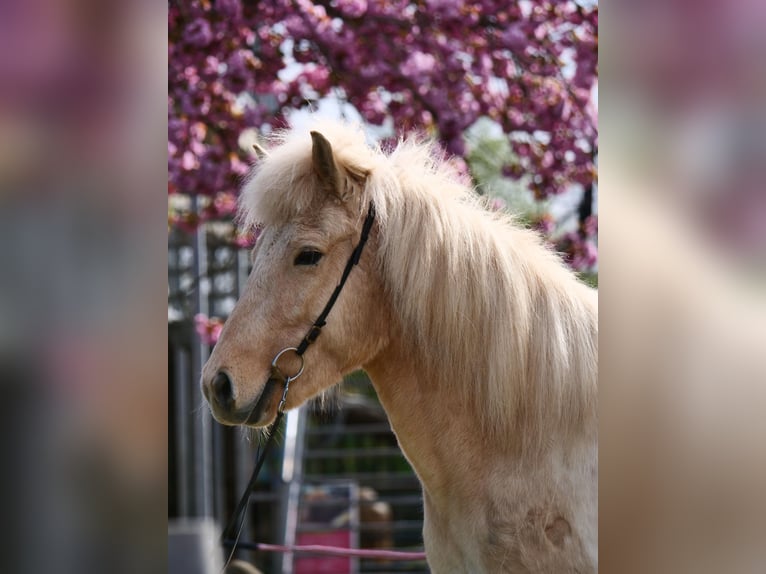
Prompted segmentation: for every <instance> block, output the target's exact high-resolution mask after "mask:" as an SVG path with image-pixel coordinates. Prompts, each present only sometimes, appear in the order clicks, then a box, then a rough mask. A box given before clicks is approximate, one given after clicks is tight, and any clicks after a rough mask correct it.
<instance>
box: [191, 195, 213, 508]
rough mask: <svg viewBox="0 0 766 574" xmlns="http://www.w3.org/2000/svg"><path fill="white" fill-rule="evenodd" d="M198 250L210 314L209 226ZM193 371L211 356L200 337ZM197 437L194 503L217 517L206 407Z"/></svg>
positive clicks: (198, 301) (201, 297)
mask: <svg viewBox="0 0 766 574" xmlns="http://www.w3.org/2000/svg"><path fill="white" fill-rule="evenodd" d="M192 210H193V212H194V213H195V214H199V212H200V206H199V198H198V197H197V196H192ZM192 249H193V252H194V271H195V273H196V276H197V279H198V282H197V290H196V297H195V305H194V311H195V314H198V313H202V314H204V315H207V314H208V293H209V291H210V283H209V280H208V278H207V238H206V237H205V228H204V226H202V225H200V226H199V227H197V230H196V231H195V234H194V241H193V244H192ZM191 347H192V373H191V375H192V376H191V381H192V383H193V385H194V384H196V383H197V381H199V380H200V376H201V374H202V367H203V366H204V364H205V361H207V358H208V348H207V345H206V344H205V343H204V342H203V341H201V340H200V339H199V338H196V337H195V339H194V342H193V344H192V346H191ZM193 421H194V422H193V436H194V441H193V442H194V444H195V445H196V447H197V448H196V449H195V452H196V457H195V464H194V476H195V485H194V486H195V487H194V503H195V511H196V512H195V514H196V515H197V516H209V517H213V516H214V514H213V511H214V510H213V492H214V481H213V465H212V446H213V443H212V420H211V415H210V412H209V411H208V410H207V409H202V410H201V411H200V412H199V413H198V415H197V416H194V419H193Z"/></svg>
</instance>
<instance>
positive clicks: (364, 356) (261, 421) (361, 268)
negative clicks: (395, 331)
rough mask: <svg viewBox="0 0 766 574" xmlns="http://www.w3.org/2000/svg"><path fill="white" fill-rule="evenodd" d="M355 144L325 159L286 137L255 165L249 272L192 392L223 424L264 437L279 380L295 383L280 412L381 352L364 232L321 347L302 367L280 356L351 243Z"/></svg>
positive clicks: (312, 316) (362, 175)
mask: <svg viewBox="0 0 766 574" xmlns="http://www.w3.org/2000/svg"><path fill="white" fill-rule="evenodd" d="M291 138H292V139H291ZM330 139H332V138H330ZM358 144H359V142H348V141H343V140H341V141H339V142H338V145H337V149H335V148H334V144H331V143H330V141H329V139H328V138H327V137H325V136H324V135H322V134H321V133H319V132H311V138H310V139H309V138H308V136H305V137H303V138H301V139H300V140H297V139H296V138H295V136H294V134H290V135H288V136H286V137H285V139H284V140H283V142H282V144H281V145H279V146H277V147H276V148H275V149H273V150H272V151H271V152H270V153H266V154H259V155H261V160H260V161H259V163H258V165H257V166H256V167H255V169H254V171H253V174H252V175H251V177H250V179H249V181H248V182H247V184H246V185H245V188H244V190H243V194H242V206H243V213H244V216H245V222H246V224H253V223H256V222H257V223H258V224H259V225H261V227H262V229H261V233H260V235H259V238H258V240H257V241H256V244H255V247H254V248H253V252H252V272H251V274H250V277H249V278H248V281H247V284H246V288H245V290H244V292H243V293H241V294H240V298H239V301H238V302H237V305H236V306H235V308H234V310H233V311H232V313H231V315H230V316H229V318H228V320H227V321H226V324H225V325H224V327H223V330H222V332H221V336H220V338H219V340H218V342H217V344H216V345H215V348H214V349H213V352H212V354H211V355H210V358H209V359H208V361H207V363H206V365H205V367H204V368H203V371H202V380H201V385H202V392H203V394H204V396H205V398H206V399H207V401H208V403H209V404H210V408H211V411H212V413H213V416H214V417H215V418H216V419H217V420H218V421H219V422H221V423H223V424H229V425H238V424H246V425H250V426H265V425H268V424H270V423H271V422H272V421H273V420H274V419H275V417H276V414H277V409H278V406H279V404H280V400H281V398H282V389H283V385H284V375H287V376H290V375H295V374H297V373H298V372H299V371H301V375H300V378H299V379H297V377H296V379H297V380H295V382H293V383H292V384H291V385H290V390H289V393H288V395H287V397H286V403H285V405H284V406H285V408H286V409H291V408H294V407H296V406H299V405H300V404H302V403H303V402H305V401H306V400H308V399H310V398H312V397H314V396H317V395H319V394H320V393H322V391H324V390H326V389H328V388H330V387H331V386H333V385H334V384H336V383H338V382H340V381H341V380H342V377H343V375H345V374H347V373H349V372H352V371H353V370H355V369H357V368H359V367H360V366H361V365H362V364H363V363H364V362H365V361H366V360H368V359H369V358H370V357H372V356H374V355H375V354H376V352H377V351H378V350H379V349H380V348H381V347H382V346H383V345H384V344H385V340H386V337H387V334H386V325H385V321H384V317H385V305H383V304H382V294H381V292H382V287H381V284H380V280H379V277H378V275H377V273H376V272H375V255H374V243H375V233H374V231H373V233H372V236H371V237H370V242H369V243H370V244H373V245H370V246H368V247H367V248H366V249H365V250H364V251H363V253H362V257H361V259H360V261H359V264H358V265H357V266H355V267H354V269H353V272H351V273H350V275H349V276H348V280H347V282H346V284H345V285H344V287H343V289H342V292H341V293H340V295H339V297H338V299H337V301H336V302H335V304H334V306H333V307H332V311H331V313H330V314H329V316H328V318H327V324H326V326H325V327H324V328H323V329H322V335H321V337H317V339H316V341H315V342H314V343H313V344H312V345H311V346H310V347H309V348H308V350H306V352H305V355H303V356H300V357H299V356H298V355H297V354H296V353H295V352H294V351H287V352H285V353H282V354H281V355H280V352H281V351H282V350H284V349H289V348H291V347H297V346H298V345H299V343H300V341H301V340H302V339H303V338H304V336H305V335H306V333H307V332H308V331H309V329H310V328H311V326H312V324H313V323H314V321H315V320H316V319H317V317H318V316H319V315H320V313H322V310H323V308H324V307H325V305H326V303H327V301H328V298H330V296H331V294H332V292H333V290H334V289H335V287H336V285H337V284H338V282H339V280H340V277H341V275H342V273H343V270H344V268H345V266H346V265H347V262H348V260H349V258H350V257H351V254H352V252H353V250H354V248H355V245H357V243H358V242H359V238H360V230H361V228H362V220H363V219H364V216H365V213H366V211H367V209H366V207H367V202H368V197H367V196H366V193H365V188H366V183H367V179H368V178H369V177H370V175H371V167H370V166H369V165H364V160H363V158H364V157H365V156H364V154H360V153H359V148H358ZM361 144H362V146H364V142H363V141H362V142H361ZM369 157H370V158H372V156H371V155H370V156H369ZM360 158H362V159H361V160H360ZM277 355H280V356H279V360H278V364H276V365H275V367H276V369H274V368H273V367H272V362H273V361H274V360H275V357H277ZM304 362H305V364H304ZM277 370H278V371H277ZM275 372H277V373H283V374H284V375H281V376H277V375H276V374H275Z"/></svg>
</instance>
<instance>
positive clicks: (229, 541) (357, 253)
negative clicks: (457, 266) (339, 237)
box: [221, 202, 375, 572]
mask: <svg viewBox="0 0 766 574" xmlns="http://www.w3.org/2000/svg"><path fill="white" fill-rule="evenodd" d="M374 221H375V205H374V204H373V203H372V202H370V207H369V209H368V210H367V217H366V218H365V220H364V223H363V224H362V232H361V235H360V237H359V243H357V245H356V247H355V248H354V250H353V251H352V252H351V256H350V257H349V259H348V262H347V263H346V267H345V268H344V269H343V274H342V275H341V277H340V281H339V282H338V285H337V286H336V287H335V290H334V291H333V292H332V295H330V298H329V299H328V301H327V304H326V305H325V306H324V309H322V312H321V313H320V314H319V317H317V319H316V321H314V323H313V324H312V325H311V327H310V328H309V330H308V332H307V333H306V335H305V336H304V337H303V339H302V340H301V342H300V343H299V344H298V346H297V347H287V348H286V349H282V350H281V351H280V352H279V353H277V356H276V357H274V360H273V361H272V362H271V376H270V377H269V379H271V378H280V379H284V385H285V388H284V390H283V391H282V399H281V400H280V402H279V406H278V407H277V418H275V419H274V422H273V423H272V424H271V427H269V431H268V436H267V437H266V443H265V444H264V445H263V450H262V451H261V449H260V448H259V449H258V450H259V451H260V452H259V454H258V455H257V457H256V462H255V468H253V473H252V474H251V475H250V480H249V481H248V483H247V487H246V488H245V492H243V493H242V497H241V498H240V499H239V502H238V503H237V506H236V508H235V509H234V514H232V516H231V518H230V519H229V523H228V524H227V525H226V528H224V530H223V533H222V534H221V545H222V546H224V547H231V551H230V552H229V555H228V558H227V559H226V563H225V564H224V566H223V570H222V572H225V570H226V568H227V567H228V565H229V563H230V562H231V560H232V558H233V557H234V553H235V552H236V551H237V545H238V544H239V538H240V535H241V534H242V527H243V526H244V523H245V514H246V512H245V511H246V509H247V502H248V500H249V499H250V494H251V493H252V491H253V489H254V488H255V482H256V480H257V479H258V473H259V472H260V471H261V467H262V466H263V463H264V462H265V460H266V456H267V455H268V454H269V450H270V448H271V445H272V444H273V443H274V437H275V436H276V435H277V430H279V424H280V423H281V422H282V418H283V417H284V408H285V404H286V402H287V391H288V389H289V388H290V383H291V382H292V381H294V380H295V379H297V378H298V377H299V376H300V375H301V374H302V373H303V353H305V352H306V349H308V348H309V346H310V345H311V344H312V343H313V342H314V341H316V340H317V337H319V335H320V334H321V332H322V327H324V326H325V324H326V323H327V316H328V315H329V314H330V311H331V310H332V308H333V306H334V305H335V302H336V301H337V300H338V296H339V295H340V292H341V291H342V290H343V286H344V285H345V284H346V281H347V280H348V276H349V275H350V274H351V270H352V269H353V268H354V266H355V265H357V264H358V263H359V259H360V258H361V256H362V251H363V250H364V245H365V244H366V243H367V238H368V237H369V236H370V231H371V230H372V224H373V222H374ZM286 351H294V352H295V354H296V355H298V356H299V357H300V358H301V368H300V370H299V371H298V372H297V373H296V374H295V375H292V376H285V375H283V374H282V372H281V371H280V370H279V368H278V367H277V361H278V359H279V357H280V356H281V355H282V354H283V353H284V352H286ZM234 530H236V533H234ZM232 535H233V538H232Z"/></svg>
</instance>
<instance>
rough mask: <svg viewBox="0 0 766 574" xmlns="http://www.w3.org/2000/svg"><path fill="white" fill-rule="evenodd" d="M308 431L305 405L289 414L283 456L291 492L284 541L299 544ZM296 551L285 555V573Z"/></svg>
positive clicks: (284, 480) (287, 488)
mask: <svg viewBox="0 0 766 574" xmlns="http://www.w3.org/2000/svg"><path fill="white" fill-rule="evenodd" d="M305 434H306V407H305V405H304V406H301V407H299V408H297V409H293V410H292V411H290V412H288V413H287V424H286V426H285V450H284V456H283V457H282V483H283V484H284V485H285V486H284V488H285V491H286V493H287V496H286V500H285V501H284V503H283V504H284V509H285V510H284V513H283V516H284V529H283V532H284V543H285V545H286V546H292V545H294V544H295V538H296V533H297V530H298V505H299V502H300V496H301V486H302V484H303V448H304V443H305ZM292 572H293V554H292V552H287V553H285V554H284V556H283V557H282V574H292Z"/></svg>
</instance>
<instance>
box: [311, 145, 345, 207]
mask: <svg viewBox="0 0 766 574" xmlns="http://www.w3.org/2000/svg"><path fill="white" fill-rule="evenodd" d="M311 140H312V141H313V143H314V147H313V148H312V150H311V161H312V164H313V166H314V171H315V172H316V174H317V177H319V181H320V182H321V183H322V185H323V186H324V187H325V188H326V189H327V190H328V191H329V192H331V193H334V194H336V195H337V194H338V191H339V190H338V166H336V165H335V158H334V157H333V153H332V146H331V145H330V142H328V141H327V138H325V137H324V136H323V135H322V134H320V133H319V132H311Z"/></svg>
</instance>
